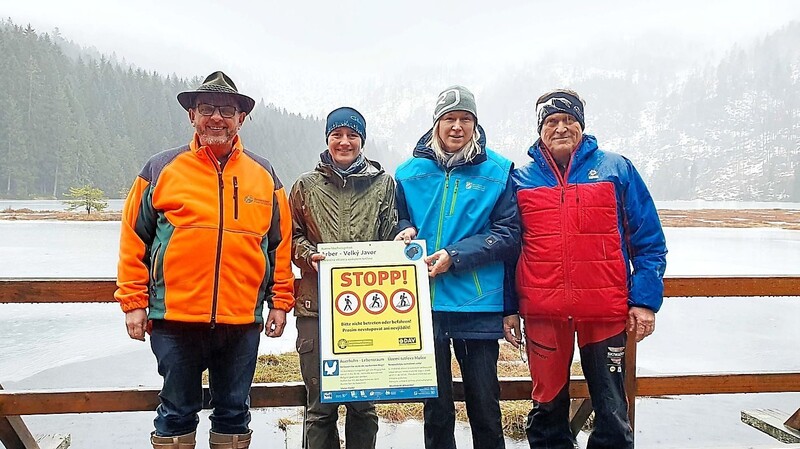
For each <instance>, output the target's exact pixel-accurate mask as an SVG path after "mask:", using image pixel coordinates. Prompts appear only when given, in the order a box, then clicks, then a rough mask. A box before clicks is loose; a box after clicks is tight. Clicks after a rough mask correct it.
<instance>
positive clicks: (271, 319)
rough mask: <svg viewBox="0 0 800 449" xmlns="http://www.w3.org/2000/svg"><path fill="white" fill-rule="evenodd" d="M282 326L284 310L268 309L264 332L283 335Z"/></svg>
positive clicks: (284, 322) (273, 335) (275, 335)
mask: <svg viewBox="0 0 800 449" xmlns="http://www.w3.org/2000/svg"><path fill="white" fill-rule="evenodd" d="M323 257H324V256H323ZM284 327H286V312H284V311H283V310H279V309H269V315H268V316H267V322H266V324H264V334H266V336H267V337H272V338H275V337H280V336H281V335H283V328H284Z"/></svg>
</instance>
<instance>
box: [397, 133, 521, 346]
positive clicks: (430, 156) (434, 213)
mask: <svg viewBox="0 0 800 449" xmlns="http://www.w3.org/2000/svg"><path fill="white" fill-rule="evenodd" d="M478 130H479V131H480V135H481V138H480V140H479V144H480V147H481V152H480V153H479V154H478V155H477V156H476V157H475V158H474V159H473V160H472V161H469V162H465V163H463V164H461V165H456V166H455V167H450V168H447V169H445V168H444V167H442V166H441V165H440V164H439V163H438V161H437V160H436V156H435V153H434V151H433V149H431V148H429V147H428V146H427V142H428V141H430V139H431V133H432V131H433V130H431V131H428V132H427V133H426V134H425V135H424V136H422V138H420V140H419V142H418V143H417V146H416V148H415V149H414V157H412V158H411V159H409V160H408V161H406V162H405V163H403V164H402V165H401V166H400V167H398V169H397V172H396V175H395V178H396V180H397V210H398V219H399V223H398V229H400V230H402V229H405V228H407V227H409V226H413V227H415V228H416V229H417V238H419V239H425V241H426V244H427V248H428V254H433V253H434V252H436V251H438V250H440V249H442V248H444V249H445V250H447V252H448V254H449V255H450V257H451V259H452V266H451V267H450V270H449V271H448V272H447V273H444V274H442V275H439V276H437V277H436V278H434V279H433V280H432V281H431V302H432V307H433V311H434V312H492V313H497V314H498V316H500V318H501V319H502V316H503V315H509V314H513V313H516V312H517V304H516V301H515V300H514V298H515V295H513V292H511V291H506V295H504V290H508V289H506V288H504V284H506V276H505V273H504V268H505V262H506V260H514V259H515V258H516V256H517V255H518V253H519V238H520V225H519V221H518V218H517V204H516V196H515V193H514V189H512V188H511V187H510V176H509V175H510V171H511V169H512V168H513V164H512V163H511V161H509V160H508V159H506V158H504V157H503V156H501V155H499V154H497V153H495V152H493V151H492V150H490V149H488V148H486V146H485V145H486V140H485V137H484V136H485V134H484V133H483V129H481V128H480V126H479V127H478ZM512 288H513V287H512ZM501 313H502V314H501ZM462 318H466V317H462ZM500 331H501V332H502V327H501V328H500Z"/></svg>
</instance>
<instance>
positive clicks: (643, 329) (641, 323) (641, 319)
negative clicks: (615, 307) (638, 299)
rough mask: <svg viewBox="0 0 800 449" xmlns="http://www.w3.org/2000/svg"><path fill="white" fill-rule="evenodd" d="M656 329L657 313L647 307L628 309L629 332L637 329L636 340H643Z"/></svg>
mask: <svg viewBox="0 0 800 449" xmlns="http://www.w3.org/2000/svg"><path fill="white" fill-rule="evenodd" d="M655 330H656V314H655V312H653V311H652V310H650V309H648V308H646V307H631V308H630V310H628V332H633V331H636V341H637V342H639V341H642V340H644V338H645V337H647V336H648V335H650V334H652V333H653V332H654V331H655Z"/></svg>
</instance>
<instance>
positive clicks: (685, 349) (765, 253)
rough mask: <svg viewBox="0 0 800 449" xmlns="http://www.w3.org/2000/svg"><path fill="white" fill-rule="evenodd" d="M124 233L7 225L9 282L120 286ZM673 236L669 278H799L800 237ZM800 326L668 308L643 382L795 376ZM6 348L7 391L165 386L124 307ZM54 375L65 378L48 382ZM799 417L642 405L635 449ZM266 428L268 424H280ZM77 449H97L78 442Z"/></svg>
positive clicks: (712, 232) (22, 323)
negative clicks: (87, 280) (762, 420)
mask: <svg viewBox="0 0 800 449" xmlns="http://www.w3.org/2000/svg"><path fill="white" fill-rule="evenodd" d="M0 207H2V204H0ZM118 232H119V223H117V222H57V221H43V222H36V221H34V222H13V221H0V235H2V236H3V238H2V239H0V276H1V277H113V276H114V275H115V272H116V262H117V260H116V258H117V244H118ZM666 233H667V244H668V247H669V250H670V253H669V256H668V268H667V275H668V276H670V275H672V276H679V275H798V274H800V231H786V230H780V229H767V228H756V229H724V228H667V229H666ZM797 316H800V301H798V300H797V299H796V298H795V299H774V298H754V299H705V298H697V299H667V300H666V304H665V305H664V307H663V309H662V311H661V312H660V313H659V314H658V326H657V329H658V330H657V332H656V333H655V334H654V335H653V336H652V337H650V338H648V339H647V340H645V341H644V342H643V343H642V344H641V345H640V347H639V351H638V367H639V371H640V372H641V373H651V372H653V373H700V372H744V371H747V372H753V371H779V370H794V371H796V370H797V369H798V365H799V364H800V363H799V362H798V361H797V350H796V348H794V347H793V344H794V343H796V342H797V341H798V340H800V328H798V326H797V325H796V317H797ZM295 335H296V334H295V329H294V325H293V323H290V325H289V326H288V327H287V332H286V334H285V335H284V337H282V338H280V339H267V338H266V337H262V342H261V352H285V351H291V350H293V349H294V339H295ZM0 338H2V341H3V345H0V383H4V384H9V385H12V387H13V385H14V384H15V383H16V382H19V385H21V386H23V387H24V388H45V387H48V386H59V387H78V386H94V387H100V386H137V385H148V386H157V385H158V380H159V378H158V376H157V375H156V373H155V364H154V362H153V360H152V355H150V354H148V352H149V346H148V345H146V344H143V343H141V342H136V341H132V340H130V339H128V337H127V335H126V333H125V330H124V326H123V315H122V313H121V312H120V310H119V307H118V306H117V305H116V304H68V305H58V304H47V305H26V304H22V305H0ZM102 360H113V361H114V362H113V363H101V361H102ZM128 360H129V361H131V362H133V365H132V366H131V365H128V364H127V363H125V361H128ZM57 366H61V368H59V369H60V370H61V371H58V370H48V369H49V368H53V367H57ZM81 370H84V371H86V374H85V375H81ZM89 371H91V374H89ZM95 371H98V372H95ZM37 373H38V375H37ZM59 373H63V375H62V376H61V379H59V377H60V375H59ZM81 382H83V383H86V385H82V384H81ZM798 405H800V395H799V394H783V395H776V394H762V395H723V396H706V397H681V398H657V399H656V398H654V399H642V400H640V403H639V404H638V405H637V447H663V448H667V447H698V448H699V447H724V445H723V444H722V443H730V444H731V445H733V444H738V445H739V446H738V447H742V445H743V444H753V445H754V444H769V443H770V442H771V441H770V440H769V438H767V437H765V436H762V435H761V434H760V433H759V432H757V431H755V430H753V429H751V428H749V427H747V426H745V425H743V424H741V423H739V418H738V416H739V411H741V410H742V409H745V408H770V407H771V408H779V409H784V411H792V410H794V409H796V408H797V406H798ZM260 413H263V412H260ZM126 419H127V420H135V421H136V422H139V424H137V425H138V426H143V427H144V428H147V426H149V422H150V420H151V419H152V416H150V415H149V414H146V413H144V414H142V413H134V414H107V415H83V416H68V415H65V416H60V417H31V418H26V420H29V421H30V420H32V421H30V422H31V423H32V426H33V424H38V425H40V426H42V427H43V429H42V430H41V432H46V431H49V432H54V431H62V432H72V433H73V436H74V437H78V435H79V434H80V430H79V429H80V428H81V426H82V424H76V423H83V422H85V421H87V420H89V421H91V420H99V421H97V422H108V425H109V426H113V425H115V424H113V423H116V422H127V421H125V420H126ZM263 419H266V420H268V421H271V420H273V415H272V414H269V413H267V415H265V416H264V418H263ZM699 423H702V424H703V425H702V426H701V425H700V424H699ZM102 425H103V426H105V425H106V424H102ZM119 425H122V424H119ZM60 426H63V427H66V430H59V427H60ZM76 426H77V427H76ZM70 429H73V430H70ZM675 429H680V431H678V432H676V431H675ZM263 433H265V432H262V434H263ZM125 434H126V433H117V436H118V437H120V438H121V437H122V436H123V435H125ZM119 441H122V440H119ZM97 444H99V443H97ZM73 447H75V448H77V449H80V448H81V447H93V446H92V445H84V446H81V445H80V444H77V442H76V443H74V444H73ZM131 447H136V446H131ZM398 447H399V446H398ZM409 447H415V446H414V445H413V444H412V445H410V446H409ZM511 447H526V445H525V444H522V443H519V445H516V444H512V445H511Z"/></svg>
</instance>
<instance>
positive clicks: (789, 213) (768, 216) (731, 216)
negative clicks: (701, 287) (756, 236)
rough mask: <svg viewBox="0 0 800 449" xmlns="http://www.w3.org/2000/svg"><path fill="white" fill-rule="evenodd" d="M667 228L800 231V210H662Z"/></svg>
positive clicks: (663, 220)
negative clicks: (780, 229) (779, 229)
mask: <svg viewBox="0 0 800 449" xmlns="http://www.w3.org/2000/svg"><path fill="white" fill-rule="evenodd" d="M658 215H659V217H660V218H661V223H662V224H663V225H664V226H668V227H673V228H688V227H708V228H782V229H790V230H800V210H789V209H692V210H677V209H664V210H659V211H658Z"/></svg>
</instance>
